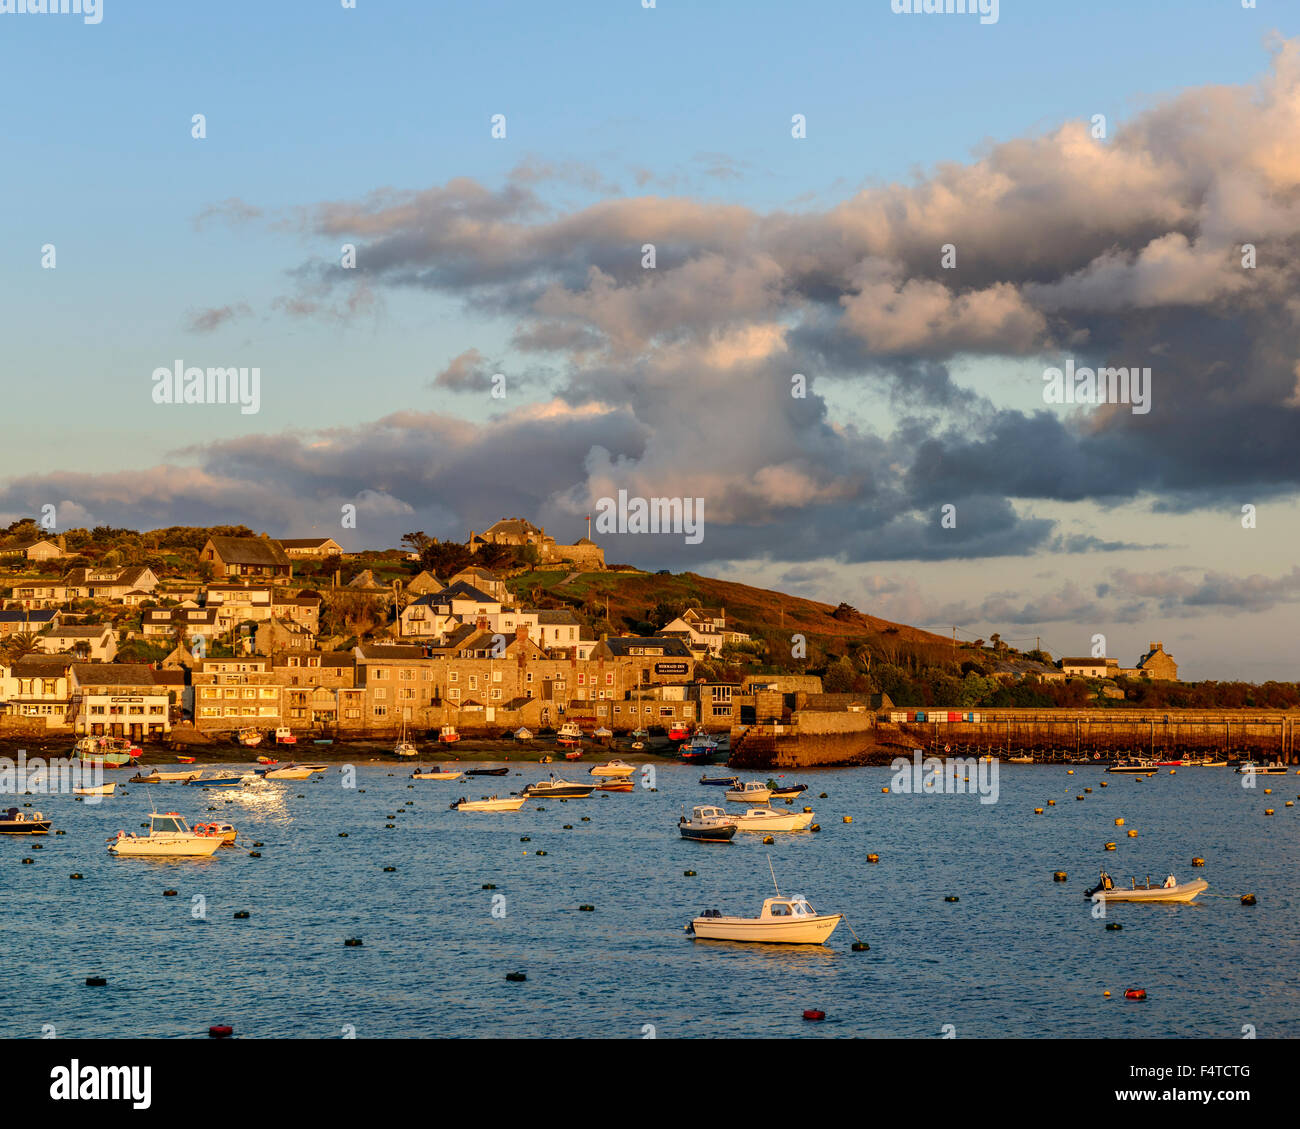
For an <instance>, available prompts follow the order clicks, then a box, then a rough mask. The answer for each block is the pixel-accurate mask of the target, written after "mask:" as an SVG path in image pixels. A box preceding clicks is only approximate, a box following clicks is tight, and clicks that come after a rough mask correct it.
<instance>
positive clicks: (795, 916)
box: [686, 894, 844, 945]
mask: <svg viewBox="0 0 1300 1129" xmlns="http://www.w3.org/2000/svg"><path fill="white" fill-rule="evenodd" d="M843 920H844V915H843V914H842V913H818V912H817V911H816V910H815V909H813V908H812V906H811V905H809V904H808V900H807V899H806V898H805V897H804V896H803V895H802V894H795V895H793V896H790V897H776V898H768V899H767V900H766V901H765V902H764V903H763V911H762V913H760V914H759V915H758V916H757V917H724V916H723V915H722V914H720V913H718V911H717V910H708V911H706V912H705V913H703V914H701V915H700V916H699V917H697V918H694V919H693V920H692V921H691V923H690V925H688V926H687V927H686V931H687V932H688V933H693V934H694V935H695V936H696V938H697V939H701V940H706V941H757V942H763V943H766V944H778V945H821V944H825V942H826V940H827V939H828V938H829V937H830V935H831V934H832V933H834V932H835V928H836V926H838V925H839V923H840V922H841V921H843Z"/></svg>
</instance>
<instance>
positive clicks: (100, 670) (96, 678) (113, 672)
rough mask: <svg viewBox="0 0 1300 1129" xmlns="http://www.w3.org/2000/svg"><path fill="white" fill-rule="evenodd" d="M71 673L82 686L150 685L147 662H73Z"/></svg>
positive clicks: (152, 679)
mask: <svg viewBox="0 0 1300 1129" xmlns="http://www.w3.org/2000/svg"><path fill="white" fill-rule="evenodd" d="M72 673H73V674H75V675H76V676H77V681H78V682H80V683H81V684H82V685H83V686H152V685H153V684H154V677H153V676H154V669H153V667H151V666H150V665H149V664H148V663H73V664H72Z"/></svg>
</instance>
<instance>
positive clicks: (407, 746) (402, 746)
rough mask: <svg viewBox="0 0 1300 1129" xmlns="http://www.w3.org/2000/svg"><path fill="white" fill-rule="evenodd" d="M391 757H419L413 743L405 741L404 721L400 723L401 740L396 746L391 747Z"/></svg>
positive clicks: (418, 751)
mask: <svg viewBox="0 0 1300 1129" xmlns="http://www.w3.org/2000/svg"><path fill="white" fill-rule="evenodd" d="M393 755H394V756H398V757H417V756H419V755H420V750H419V749H417V748H416V747H415V744H414V742H412V741H408V740H407V739H406V722H405V721H403V722H402V737H401V740H399V741H398V742H397V744H396V745H394V746H393Z"/></svg>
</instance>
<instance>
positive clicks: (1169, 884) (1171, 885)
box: [1165, 874, 1178, 890]
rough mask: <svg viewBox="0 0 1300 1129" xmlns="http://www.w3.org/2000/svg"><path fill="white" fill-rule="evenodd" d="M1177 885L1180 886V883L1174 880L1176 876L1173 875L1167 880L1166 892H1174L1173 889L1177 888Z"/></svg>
mask: <svg viewBox="0 0 1300 1129" xmlns="http://www.w3.org/2000/svg"><path fill="white" fill-rule="evenodd" d="M1177 885H1178V881H1177V879H1175V878H1174V876H1173V875H1172V874H1171V875H1170V876H1169V877H1168V878H1166V879H1165V889H1166V890H1172V889H1173V888H1174V887H1175V886H1177Z"/></svg>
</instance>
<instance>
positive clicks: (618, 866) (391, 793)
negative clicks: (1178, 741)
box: [0, 763, 1300, 1038]
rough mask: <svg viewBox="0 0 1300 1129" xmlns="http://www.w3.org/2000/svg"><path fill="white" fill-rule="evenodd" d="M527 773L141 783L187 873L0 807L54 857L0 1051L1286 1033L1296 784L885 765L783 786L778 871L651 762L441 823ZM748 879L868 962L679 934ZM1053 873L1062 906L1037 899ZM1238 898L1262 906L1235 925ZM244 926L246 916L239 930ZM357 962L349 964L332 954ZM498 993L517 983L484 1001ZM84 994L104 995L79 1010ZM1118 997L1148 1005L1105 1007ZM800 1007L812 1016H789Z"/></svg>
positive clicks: (8, 927)
mask: <svg viewBox="0 0 1300 1129" xmlns="http://www.w3.org/2000/svg"><path fill="white" fill-rule="evenodd" d="M589 767H590V765H589V764H579V765H573V766H565V775H566V777H567V778H569V779H575V780H576V779H582V778H584V776H585V773H586V772H587V770H588V769H589ZM209 771H210V769H209ZM546 771H547V768H543V767H542V766H540V765H536V764H533V765H524V766H521V765H519V764H518V763H516V764H515V765H514V766H513V767H512V770H511V775H510V776H509V777H504V778H500V779H496V778H491V777H487V778H481V779H480V780H471V781H468V782H466V781H464V780H461V781H455V782H442V781H411V780H409V779H408V772H409V766H405V765H402V766H393V765H391V764H383V765H379V764H360V765H358V766H357V768H356V787H355V788H346V787H344V786H343V775H342V773H341V772H340V768H339V766H332V767H331V769H330V771H329V772H328V773H326V774H325V775H324V777H323V778H315V779H313V780H310V781H303V782H298V781H287V782H283V783H280V784H278V785H277V786H276V792H275V795H274V796H273V797H272V798H271V799H269V800H265V799H264V800H260V801H256V802H255V801H253V800H251V799H250V800H248V801H243V800H234V799H228V798H227V797H226V796H224V795H223V794H222V793H221V792H215V791H201V790H199V789H197V788H194V787H192V786H181V785H153V786H152V787H151V791H152V795H153V799H154V801H155V803H156V806H157V807H158V808H159V809H161V810H172V809H175V810H179V811H180V812H181V813H182V814H183V815H185V816H186V817H187V818H188V819H189V820H190V821H191V822H196V821H202V820H209V819H222V820H225V821H228V822H230V823H233V824H234V825H235V826H236V827H237V828H238V829H239V833H240V834H239V845H238V847H236V848H235V849H222V850H220V851H218V852H217V854H216V855H215V856H214V857H213V858H211V859H205V860H172V861H164V860H145V859H113V858H111V857H110V856H109V855H108V854H107V851H106V845H105V839H106V837H107V836H109V835H111V834H113V833H114V832H115V831H116V830H117V829H118V828H125V829H127V830H137V829H138V828H139V825H140V822H141V821H142V820H144V819H147V813H148V811H149V810H150V808H149V802H148V796H147V794H146V789H145V787H144V786H143V785H127V784H125V783H124V777H125V773H122V774H116V775H118V776H120V777H122V778H123V780H122V781H120V782H119V785H118V795H116V796H113V797H111V798H107V799H105V800H104V802H102V803H100V804H90V803H78V802H76V801H75V800H74V798H73V797H71V796H39V797H11V798H4V801H5V802H4V805H3V806H6V807H7V806H9V805H11V804H19V805H21V804H22V803H24V802H25V801H26V800H30V801H31V802H32V805H33V808H34V809H39V810H41V811H42V812H43V813H44V814H46V815H47V816H51V817H52V818H53V819H54V826H55V827H56V828H61V829H63V830H64V831H65V832H66V834H64V835H62V836H56V835H54V834H50V835H48V836H44V837H40V838H38V839H34V838H28V837H13V836H0V931H2V936H3V946H2V947H0V1035H2V1036H5V1037H22V1036H32V1037H36V1036H39V1035H41V1033H42V1029H43V1028H44V1027H46V1026H47V1025H48V1026H52V1027H53V1028H54V1030H55V1032H56V1033H57V1034H58V1035H59V1036H62V1037H69V1038H71V1037H95V1036H119V1035H124V1036H144V1037H150V1036H153V1037H199V1036H206V1032H207V1029H208V1027H209V1026H210V1025H211V1024H215V1023H224V1024H230V1025H232V1026H233V1027H234V1028H235V1033H236V1035H238V1036H245V1037H272V1036H276V1037H313V1038H321V1037H325V1038H330V1037H339V1036H341V1035H343V1034H345V1033H350V1032H351V1031H355V1034H356V1036H357V1037H358V1038H391V1037H411V1036H416V1037H419V1036H498V1037H501V1036H504V1037H534V1036H599V1037H614V1038H619V1037H622V1038H642V1037H645V1036H647V1035H649V1034H651V1033H652V1032H651V1030H650V1028H651V1027H652V1028H653V1034H655V1035H657V1036H658V1037H660V1038H682V1037H721V1036H766V1037H773V1036H809V1037H828V1036H874V1035H882V1036H884V1035H888V1036H902V1037H909V1036H914V1037H928V1038H933V1037H936V1036H938V1035H939V1034H940V1033H941V1031H942V1030H943V1029H944V1027H945V1025H948V1024H951V1025H952V1026H953V1028H954V1029H955V1034H956V1035H957V1036H959V1037H980V1036H1012V1037H1037V1036H1053V1037H1071V1036H1093V1037H1096V1036H1116V1037H1122V1038H1133V1037H1144V1036H1190V1037H1237V1038H1239V1037H1241V1035H1242V1030H1243V1027H1244V1026H1246V1025H1252V1026H1253V1027H1254V1028H1255V1029H1256V1031H1257V1032H1258V1035H1259V1036H1260V1037H1281V1036H1291V1037H1296V1036H1300V987H1297V982H1296V976H1295V968H1296V960H1297V957H1298V956H1300V951H1298V948H1297V938H1298V936H1300V845H1298V844H1300V834H1298V825H1297V819H1300V806H1298V807H1291V808H1288V807H1285V801H1286V800H1288V799H1290V800H1293V801H1294V800H1296V798H1297V794H1298V793H1300V777H1298V776H1296V775H1295V774H1294V770H1293V772H1292V774H1291V775H1289V776H1284V777H1283V776H1279V777H1270V778H1267V779H1264V778H1261V779H1260V780H1259V781H1257V786H1256V788H1255V789H1253V790H1247V789H1243V788H1242V787H1241V777H1239V776H1237V775H1236V774H1234V773H1233V772H1231V771H1230V770H1228V769H1203V768H1185V769H1180V770H1178V772H1177V774H1176V775H1172V776H1171V775H1169V774H1168V772H1167V770H1162V772H1163V774H1162V775H1159V776H1155V777H1152V778H1151V779H1142V778H1138V777H1129V776H1116V775H1114V774H1106V773H1104V772H1102V771H1101V770H1100V769H1094V768H1090V767H1079V768H1076V770H1075V773H1074V775H1067V773H1066V769H1065V768H1064V767H1046V766H1037V765H1024V766H1021V765H1002V766H1001V773H1000V795H999V799H998V802H997V803H995V804H987V805H986V804H981V803H980V802H979V800H978V797H975V796H970V795H930V796H917V795H902V794H883V793H882V791H881V789H882V787H883V786H885V785H887V784H889V783H890V780H891V777H892V773H891V772H890V771H889V770H888V769H884V768H881V769H871V768H858V769H847V770H820V771H807V772H799V773H792V774H790V775H789V776H788V779H793V780H799V781H802V782H806V783H808V784H809V786H810V788H809V792H808V793H806V794H805V797H804V798H802V799H801V800H800V801H796V805H795V806H796V810H797V808H798V807H801V806H802V805H803V804H804V803H807V804H809V805H811V806H812V807H813V808H814V809H815V811H816V813H817V821H818V822H819V824H820V825H821V831H820V832H819V833H816V834H813V833H802V834H785V835H780V834H778V835H777V836H776V837H775V838H776V842H775V844H774V845H772V846H764V845H763V844H762V843H761V840H760V837H759V836H756V835H749V834H744V835H738V836H737V839H736V841H735V842H734V843H732V844H730V845H727V846H719V845H708V844H701V843H694V842H687V841H685V840H682V839H681V838H680V837H679V835H678V833H677V830H676V826H675V825H676V822H677V818H678V816H679V815H680V814H681V812H682V810H683V807H685V808H686V809H687V810H689V805H690V804H692V803H721V802H722V796H721V792H722V789H720V788H713V787H702V786H700V785H699V784H698V779H699V776H700V769H699V768H698V767H696V768H687V767H682V766H678V765H655V766H654V772H655V783H656V784H657V788H658V790H657V791H651V790H649V789H648V788H642V787H638V788H637V789H636V790H635V791H634V792H632V793H606V794H602V793H599V792H597V793H594V794H593V795H592V796H591V797H590V798H588V799H583V800H570V801H568V802H563V803H562V802H559V801H555V800H550V801H541V802H530V803H529V804H527V805H526V806H525V808H524V809H523V810H521V811H519V812H517V813H513V814H510V813H505V814H500V813H491V814H487V813H485V814H473V815H471V814H461V813H459V812H456V811H452V810H449V808H448V804H449V803H450V801H452V800H454V799H456V798H457V797H459V796H462V795H470V796H478V795H482V794H485V793H488V792H491V791H497V792H500V793H502V794H504V793H506V792H508V791H512V790H518V789H520V788H522V787H523V785H524V784H525V783H527V782H528V781H530V780H534V779H540V778H542V777H543V776H544V775H545V773H546ZM708 771H709V773H710V774H720V773H722V772H724V771H725V770H722V769H717V768H715V769H710V770H708ZM516 773H519V774H520V775H516ZM112 775H114V774H110V778H111V776H112ZM973 778H974V775H973V773H972V779H973ZM1103 780H1104V781H1106V783H1107V787H1106V788H1104V789H1103V788H1101V787H1100V785H1101V782H1102V781H1103ZM124 787H125V788H126V789H127V792H128V794H125V795H124V794H122V791H123V788H124ZM1085 788H1091V789H1092V791H1091V793H1085V791H1084V789H1085ZM1265 788H1271V789H1272V794H1271V795H1265V793H1264V789H1265ZM822 792H825V793H826V798H825V799H822V798H820V793H822ZM1076 796H1083V797H1084V798H1083V800H1082V801H1079V800H1077V799H1076ZM1048 800H1055V801H1056V804H1055V806H1053V807H1049V806H1048V803H1047V801H1048ZM776 803H777V806H783V805H782V803H781V801H777V802H776ZM210 806H215V807H216V808H217V810H216V811H215V812H210V811H209V810H208V808H209V807H210ZM729 806H730V805H729ZM1035 807H1043V808H1044V809H1045V811H1044V814H1042V815H1035V814H1034V813H1033V809H1034V808H1035ZM1266 807H1271V808H1273V809H1274V810H1275V811H1276V815H1274V816H1272V817H1266V816H1265V815H1264V814H1263V813H1264V809H1265V808H1266ZM539 808H544V809H545V810H539ZM845 816H851V817H852V822H851V823H845V822H844V821H843V820H844V817H845ZM584 817H587V818H588V821H587V822H584V821H583V819H584ZM1116 817H1123V818H1124V820H1125V826H1124V827H1122V828H1117V827H1115V826H1114V821H1115V818H1116ZM386 824H392V825H393V827H392V828H391V829H389V828H387V827H386V826H385V825H386ZM565 824H571V825H572V828H573V829H572V830H564V825H565ZM1129 829H1133V830H1136V831H1137V836H1136V838H1129V837H1128V836H1127V834H1126V832H1127V831H1128V830H1129ZM340 832H347V837H346V838H341V837H340V836H339V833H340ZM523 836H527V837H528V838H529V840H530V841H528V842H521V837H523ZM254 840H258V841H260V842H261V843H262V844H263V845H262V846H261V847H260V848H257V850H259V851H260V854H261V857H260V858H253V857H250V855H249V851H250V850H251V849H253V848H252V842H253V841H254ZM1107 841H1114V842H1115V843H1116V844H1117V848H1118V849H1117V850H1116V851H1114V852H1106V851H1104V849H1103V848H1104V844H1105V843H1106V842H1107ZM38 843H39V845H40V846H41V848H42V849H40V850H34V849H33V847H34V846H35V845H36V844H38ZM539 851H545V852H546V853H545V854H544V855H541V854H538V852H539ZM872 852H874V853H876V854H878V855H879V856H880V861H879V863H877V864H874V865H873V864H870V863H868V862H867V855H868V854H869V853H872ZM1193 856H1203V857H1204V858H1205V860H1206V865H1205V867H1204V868H1203V869H1197V870H1193V869H1192V868H1191V865H1190V863H1191V859H1192V857H1193ZM23 858H30V859H32V860H33V862H32V863H31V864H30V865H24V864H23V863H22V862H21V860H22V859H23ZM769 859H770V860H771V862H772V864H773V867H774V869H775V872H776V877H777V879H778V881H779V882H780V884H781V888H782V890H783V891H784V892H786V893H795V892H797V893H803V894H805V895H806V896H807V897H808V898H809V900H810V901H812V903H813V905H814V906H816V907H817V908H818V909H819V910H822V911H824V912H833V911H839V912H842V913H844V914H845V915H846V916H847V920H848V923H849V924H850V925H851V926H852V927H853V929H854V930H856V931H857V934H858V936H860V937H861V939H862V940H864V941H866V942H868V943H869V944H870V946H871V948H870V951H869V952H866V953H855V952H852V951H851V950H850V944H851V943H852V941H853V936H852V935H851V934H850V932H849V930H848V929H846V928H845V927H844V926H841V927H840V928H839V929H838V930H837V931H836V933H835V934H834V936H833V937H832V938H831V941H830V943H829V944H828V945H826V946H824V947H813V946H784V947H778V946H755V945H736V944H728V943H722V942H709V941H693V940H692V939H691V938H690V937H689V936H688V935H687V934H686V933H685V932H684V931H683V926H684V925H685V924H686V923H687V922H688V921H689V919H690V918H691V917H693V916H694V915H695V914H697V913H698V912H699V911H700V910H702V909H706V908H717V909H719V910H721V911H722V912H724V913H739V914H756V913H757V912H758V910H759V908H760V906H761V904H762V900H763V899H764V898H765V897H767V896H770V894H771V892H772V879H771V877H770V876H769V873H768V860H769ZM1103 864H1105V865H1106V866H1107V868H1108V869H1109V870H1110V872H1111V874H1112V876H1114V877H1116V878H1118V879H1120V880H1121V881H1122V883H1123V884H1124V885H1127V884H1128V876H1129V875H1130V874H1137V875H1138V876H1139V877H1142V876H1145V875H1146V874H1147V873H1148V872H1149V873H1150V874H1151V875H1152V876H1153V878H1158V879H1163V878H1164V876H1165V875H1166V874H1167V873H1168V872H1169V871H1171V870H1172V871H1173V872H1174V873H1175V874H1176V875H1177V876H1178V878H1179V880H1180V881H1182V880H1188V879H1192V878H1196V877H1204V878H1206V879H1207V880H1208V881H1209V883H1210V888H1209V891H1208V892H1207V894H1206V895H1202V897H1201V899H1200V901H1199V902H1198V903H1197V904H1195V905H1190V906H1141V905H1129V906H1125V905H1116V906H1112V907H1110V910H1109V916H1108V918H1107V920H1109V921H1112V922H1119V923H1121V924H1122V925H1123V928H1122V930H1118V931H1107V930H1106V929H1105V922H1104V921H1102V920H1098V919H1095V918H1094V917H1093V916H1092V913H1091V908H1090V905H1089V903H1088V902H1086V901H1085V900H1084V898H1083V896H1082V893H1083V890H1084V889H1085V888H1087V887H1089V886H1091V885H1092V884H1093V883H1094V882H1095V881H1096V874H1097V870H1098V868H1099V866H1101V865H1103ZM385 866H392V867H395V868H396V870H395V871H394V872H392V873H385V872H384V869H383V868H384V867H385ZM687 870H694V871H696V872H697V873H696V876H695V877H687V876H686V875H685V874H684V871H687ZM1056 870H1064V871H1066V872H1068V875H1069V879H1068V881H1067V882H1064V883H1057V882H1054V881H1053V880H1052V875H1053V872H1054V871H1056ZM72 872H80V873H81V874H82V875H83V876H84V877H83V879H82V880H81V881H74V880H71V879H70V878H69V874H71V873H72ZM489 883H490V884H493V885H495V887H496V889H495V890H485V889H483V886H484V884H489ZM167 888H174V889H176V890H177V891H178V892H179V895H178V896H177V897H164V896H163V890H164V889H167ZM1244 893H1254V894H1255V895H1256V896H1257V898H1258V904H1257V905H1256V906H1254V907H1250V908H1246V907H1243V906H1242V905H1241V904H1240V901H1239V899H1240V895H1241V894H1244ZM495 895H502V896H504V916H493V905H494V903H493V898H494V896H495ZM949 895H956V896H957V897H959V898H960V900H959V901H958V902H955V903H950V902H946V901H945V900H944V899H945V897H946V896H949ZM197 897H201V898H202V899H203V902H204V903H206V916H203V917H197V916H195V906H196V905H197V904H199V903H196V901H195V899H196V898H197ZM496 904H497V907H498V914H499V913H500V912H501V907H502V903H501V902H500V900H498V901H497V903H496ZM582 904H590V905H593V906H594V907H595V910H594V912H582V911H580V910H579V909H578V907H579V906H580V905H582ZM242 910H246V911H248V913H249V915H250V916H249V918H248V919H247V920H237V919H235V917H234V914H235V913H236V912H237V911H242ZM351 937H359V938H361V939H362V942H363V944H362V945H361V946H358V947H347V946H345V945H344V940H345V939H346V938H351ZM514 971H520V972H524V973H526V974H527V981H526V982H525V983H512V982H507V980H506V979H505V974H506V973H507V972H514ZM91 975H97V976H103V977H106V978H107V980H108V986H107V987H103V988H91V987H87V986H85V978H86V977H87V976H91ZM1133 987H1141V988H1145V989H1146V991H1147V999H1146V1001H1145V1002H1141V1003H1138V1002H1132V1001H1126V1000H1124V999H1123V992H1124V989H1126V988H1133ZM1107 989H1109V990H1110V992H1111V993H1112V996H1111V998H1110V999H1107V998H1105V997H1104V996H1103V992H1104V991H1106V990H1107ZM805 1008H817V1009H820V1010H822V1011H824V1012H826V1015H827V1018H826V1021H825V1022H824V1023H808V1022H805V1021H804V1020H803V1019H802V1011H803V1010H804V1009H805Z"/></svg>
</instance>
